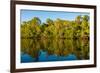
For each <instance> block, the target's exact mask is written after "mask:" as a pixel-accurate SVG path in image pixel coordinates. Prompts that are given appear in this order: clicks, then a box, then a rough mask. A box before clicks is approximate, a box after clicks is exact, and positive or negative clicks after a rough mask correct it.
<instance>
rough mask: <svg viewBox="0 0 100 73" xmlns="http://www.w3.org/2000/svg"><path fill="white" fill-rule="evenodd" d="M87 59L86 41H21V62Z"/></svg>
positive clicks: (87, 48)
mask: <svg viewBox="0 0 100 73" xmlns="http://www.w3.org/2000/svg"><path fill="white" fill-rule="evenodd" d="M86 59H89V40H88V39H85V40H84V39H54V38H52V39H21V62H22V63H25V62H45V61H65V60H86Z"/></svg>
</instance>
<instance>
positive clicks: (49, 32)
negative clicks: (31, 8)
mask: <svg viewBox="0 0 100 73" xmlns="http://www.w3.org/2000/svg"><path fill="white" fill-rule="evenodd" d="M21 37H22V38H39V39H40V38H87V37H89V16H87V15H84V16H81V15H79V16H77V17H76V18H75V20H73V21H70V20H63V19H60V18H57V19H56V20H52V19H50V18H48V19H47V20H46V22H43V23H41V20H40V19H39V18H38V17H34V18H33V19H31V20H30V21H27V22H26V21H25V22H23V23H21Z"/></svg>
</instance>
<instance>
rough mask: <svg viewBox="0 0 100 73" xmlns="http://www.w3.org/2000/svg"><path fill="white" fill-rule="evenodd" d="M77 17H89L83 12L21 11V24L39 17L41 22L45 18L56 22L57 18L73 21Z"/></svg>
mask: <svg viewBox="0 0 100 73" xmlns="http://www.w3.org/2000/svg"><path fill="white" fill-rule="evenodd" d="M78 15H89V13H85V12H84V13H83V12H63V11H57V12H56V11H41V10H21V22H23V21H28V20H31V19H32V18H34V17H39V18H40V20H41V21H42V22H45V21H46V19H47V18H50V19H52V20H56V19H57V18H60V19H64V20H74V19H75V17H76V16H78Z"/></svg>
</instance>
